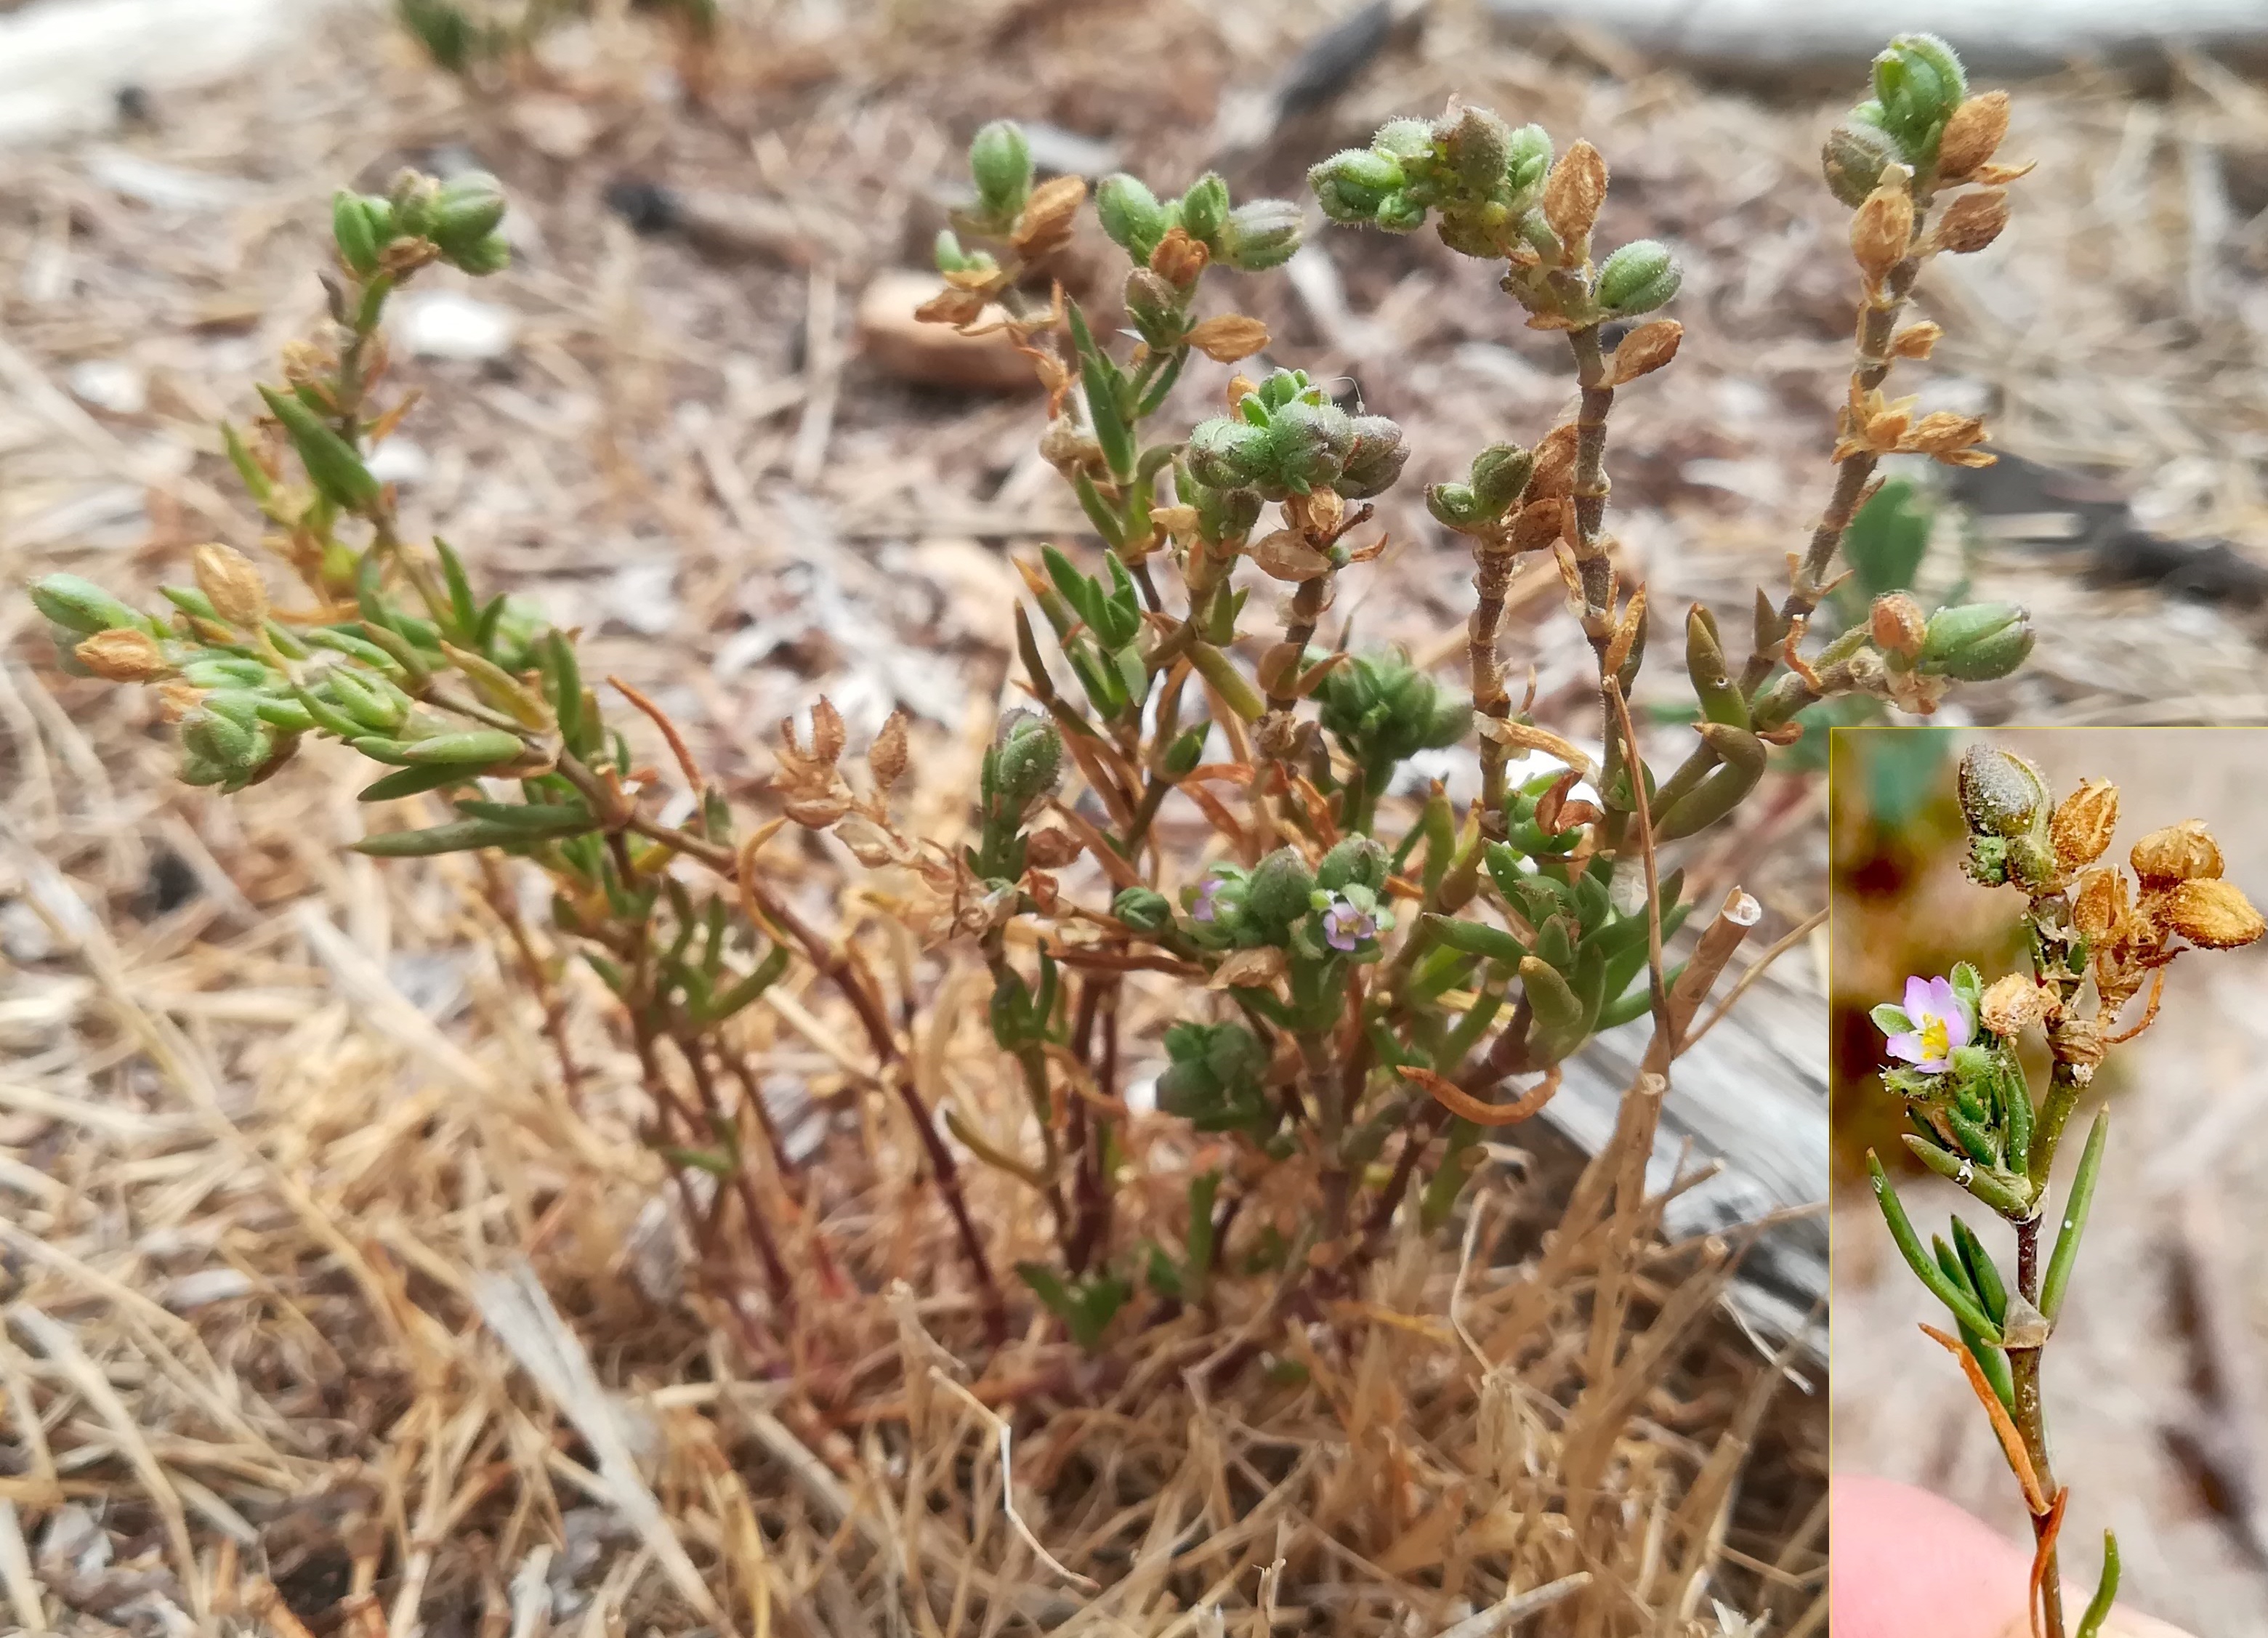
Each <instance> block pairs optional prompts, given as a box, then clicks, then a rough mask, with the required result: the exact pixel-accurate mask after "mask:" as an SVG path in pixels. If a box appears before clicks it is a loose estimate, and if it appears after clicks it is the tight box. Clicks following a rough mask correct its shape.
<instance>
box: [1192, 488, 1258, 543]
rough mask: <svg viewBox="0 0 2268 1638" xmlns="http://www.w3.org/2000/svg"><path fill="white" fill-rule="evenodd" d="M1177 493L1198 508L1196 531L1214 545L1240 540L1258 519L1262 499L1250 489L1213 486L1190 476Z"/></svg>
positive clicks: (1250, 531) (1250, 530) (1247, 533)
mask: <svg viewBox="0 0 2268 1638" xmlns="http://www.w3.org/2000/svg"><path fill="white" fill-rule="evenodd" d="M1180 492H1181V496H1182V499H1183V500H1185V501H1187V502H1188V503H1189V505H1192V506H1195V507H1196V508H1197V533H1198V534H1199V535H1203V536H1204V538H1205V539H1206V540H1207V541H1209V542H1211V543H1212V544H1213V545H1215V546H1218V545H1219V544H1221V543H1222V542H1224V541H1233V540H1241V539H1243V538H1244V537H1245V536H1246V535H1249V534H1250V533H1252V526H1253V525H1254V524H1256V523H1257V522H1259V521H1260V508H1261V505H1262V501H1261V499H1260V497H1259V496H1258V495H1256V493H1254V492H1253V491H1251V490H1248V489H1219V488H1216V487H1214V486H1212V485H1211V484H1208V483H1204V482H1203V481H1201V480H1199V479H1198V478H1197V477H1196V476H1194V475H1192V476H1191V477H1190V478H1189V482H1187V483H1182V484H1181V485H1180Z"/></svg>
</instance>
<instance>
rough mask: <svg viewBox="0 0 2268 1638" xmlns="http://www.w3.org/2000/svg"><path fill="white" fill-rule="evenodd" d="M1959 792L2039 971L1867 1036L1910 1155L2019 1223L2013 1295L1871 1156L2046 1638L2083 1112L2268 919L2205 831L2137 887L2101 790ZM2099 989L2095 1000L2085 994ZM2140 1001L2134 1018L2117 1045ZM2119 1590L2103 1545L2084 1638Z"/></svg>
mask: <svg viewBox="0 0 2268 1638" xmlns="http://www.w3.org/2000/svg"><path fill="white" fill-rule="evenodd" d="M1959 788H1960V795H1961V807H1962V815H1963V816H1964V817H1965V819H1966V820H1967V823H1968V827H1969V833H1970V858H1969V872H1970V875H1971V877H1972V878H1973V879H1975V880H1976V881H1977V882H1978V883H1979V884H1980V885H1982V886H1985V887H2000V886H2012V887H2015V888H2017V889H2020V890H2021V892H2022V893H2023V895H2024V898H2025V905H2024V909H2023V911H2022V917H2023V925H2024V929H2025V932H2026V934H2027V937H2028V939H2029V944H2030V949H2031V970H2030V971H2029V972H2012V973H2008V974H2007V975H2005V976H2003V977H2002V978H1999V979H1996V980H1995V981H1993V982H1992V983H1991V984H1989V985H1988V984H1986V983H1985V981H1984V978H1983V977H1982V975H1981V974H1979V973H1978V971H1977V969H1975V968H1974V967H1972V966H1970V965H1969V964H1968V963H1962V964H1961V965H1960V966H1958V967H1956V968H1955V970H1954V971H1953V973H1952V975H1951V976H1950V977H1948V978H1909V979H1908V980H1907V981H1906V987H1905V994H1904V998H1903V1002H1902V1003H1888V1002H1886V1003H1884V1004H1883V1005H1881V1006H1880V1007H1875V1008H1874V1024H1875V1026H1876V1028H1878V1029H1881V1031H1882V1032H1883V1034H1884V1036H1885V1037H1887V1038H1886V1040H1885V1042H1884V1050H1885V1051H1887V1052H1888V1053H1889V1056H1890V1057H1891V1058H1893V1059H1897V1060H1898V1061H1899V1067H1896V1068H1894V1069H1890V1070H1888V1071H1886V1072H1885V1073H1884V1074H1883V1077H1882V1081H1883V1084H1884V1086H1885V1087H1886V1088H1888V1089H1889V1091H1890V1092H1892V1093H1893V1094H1895V1095H1896V1096H1898V1097H1900V1098H1901V1099H1903V1100H1904V1103H1905V1109H1906V1114H1907V1117H1908V1118H1909V1120H1910V1121H1911V1124H1912V1125H1913V1128H1914V1130H1913V1131H1911V1132H1910V1133H1905V1134H1904V1142H1905V1145H1906V1147H1907V1148H1909V1149H1910V1150H1911V1151H1912V1153H1913V1154H1914V1155H1915V1157H1916V1158H1917V1159H1918V1160H1919V1161H1921V1162H1922V1163H1923V1164H1924V1165H1926V1166H1927V1167H1928V1168H1929V1169H1931V1170H1932V1171H1934V1172H1936V1173H1938V1174H1939V1175H1940V1177H1947V1178H1949V1179H1950V1180H1952V1181H1953V1182H1954V1183H1955V1184H1957V1185H1959V1186H1960V1187H1961V1188H1962V1189H1963V1190H1965V1191H1967V1192H1968V1193H1969V1194H1970V1195H1971V1196H1972V1197H1973V1198H1975V1199H1977V1201H1978V1202H1979V1203H1981V1204H1982V1205H1983V1206H1985V1207H1986V1208H1987V1209H1988V1210H1990V1211H1992V1212H1993V1213H1994V1214H1997V1215H1998V1216H1999V1217H2002V1218H2004V1219H2006V1220H2007V1222H2008V1224H2009V1226H2010V1228H2011V1229H2012V1231H2013V1233H2014V1238H2015V1242H2016V1264H2015V1266H2016V1271H2017V1273H2016V1277H2015V1278H2014V1280H2010V1279H2008V1278H2007V1276H2006V1275H2004V1274H2003V1273H2001V1271H2000V1268H1999V1265H1996V1264H1995V1263H1994V1261H1993V1260H1992V1256H1991V1254H1990V1253H1989V1252H1988V1251H1986V1249H1985V1244H1984V1243H1983V1242H1982V1241H1981V1240H1980V1239H1979V1238H1978V1237H1977V1235H1976V1234H1975V1233H1974V1232H1973V1231H1972V1230H1971V1229H1970V1227H1969V1225H1968V1224H1967V1223H1965V1222H1963V1221H1962V1220H1961V1219H1960V1218H1958V1217H1955V1219H1954V1220H1953V1240H1952V1241H1951V1243H1948V1242H1946V1241H1944V1240H1941V1239H1940V1240H1939V1241H1937V1242H1936V1243H1935V1244H1934V1246H1933V1247H1925V1246H1924V1245H1923V1244H1922V1243H1921V1240H1920V1237H1919V1236H1918V1234H1917V1233H1916V1232H1915V1230H1914V1228H1913V1225H1912V1223H1911V1221H1910V1220H1909V1219H1908V1217H1907V1215H1906V1212H1905V1207H1904V1205H1903V1204H1902V1203H1901V1202H1900V1200H1899V1199H1898V1195H1897V1191H1896V1188H1895V1187H1893V1186H1892V1184H1891V1183H1890V1179H1889V1173H1888V1172H1886V1171H1885V1170H1884V1169H1883V1168H1882V1164H1881V1161H1879V1160H1878V1159H1876V1158H1875V1157H1874V1155H1872V1154H1869V1155H1867V1165H1868V1168H1869V1169H1870V1171H1871V1173H1872V1176H1873V1179H1874V1194H1875V1198H1876V1199H1877V1200H1878V1201H1879V1202H1880V1204H1881V1209H1882V1215H1883V1219H1884V1221H1886V1222H1887V1223H1888V1225H1889V1230H1890V1236H1891V1238H1892V1239H1893V1240H1894V1241H1895V1242H1896V1244H1897V1247H1898V1250H1899V1251H1900V1252H1901V1254H1903V1256H1904V1258H1905V1260H1906V1264H1907V1265H1908V1266H1909V1267H1911V1269H1912V1270H1913V1272H1914V1275H1915V1277H1916V1278H1917V1279H1918V1280H1920V1281H1921V1282H1922V1284H1923V1285H1925V1286H1926V1287H1927V1288H1929V1290H1930V1292H1931V1294H1932V1295H1934V1296H1935V1297H1936V1298H1937V1299H1938V1300H1939V1301H1940V1302H1942V1303H1943V1304H1944V1305H1945V1307H1946V1309H1947V1310H1948V1312H1949V1313H1950V1314H1951V1315H1952V1317H1953V1320H1954V1324H1955V1333H1956V1334H1954V1335H1948V1334H1947V1333H1944V1332H1938V1331H1935V1330H1933V1329H1931V1328H1930V1327H1929V1326H1926V1325H1925V1326H1923V1327H1922V1329H1923V1330H1924V1331H1925V1332H1927V1334H1928V1335H1929V1336H1931V1337H1932V1338H1933V1339H1935V1340H1936V1341H1938V1342H1939V1343H1940V1344H1941V1345H1943V1346H1944V1347H1947V1348H1948V1349H1950V1350H1951V1351H1952V1352H1953V1353H1954V1354H1955V1355H1956V1356H1957V1357H1958V1358H1959V1359H1960V1360H1961V1361H1962V1369H1963V1370H1964V1371H1965V1372H1966V1373H1967V1375H1968V1376H1969V1379H1970V1385H1971V1386H1972V1387H1973V1388H1974V1389H1975V1390H1976V1392H1977V1398H1978V1399H1979V1400H1980V1402H1981V1403H1982V1404H1983V1406H1984V1408H1985V1411H1986V1413H1988V1414H1989V1415H1990V1416H1991V1417H1992V1423H1993V1427H1994V1429H1995V1431H1996V1432H1997V1433H1998V1434H1999V1438H2000V1442H2001V1446H2002V1449H2003V1450H2004V1451H2005V1452H2006V1454H2007V1459H2008V1465H2009V1468H2010V1470H2011V1471H2012V1472H2014V1475H2015V1477H2016V1479H2017V1482H2018V1484H2019V1485H2020V1487H2021V1489H2022V1491H2023V1495H2024V1501H2025V1504H2026V1506H2027V1507H2028V1508H2029V1510H2030V1512H2031V1515H2032V1523H2033V1530H2034V1535H2035V1539H2036V1561H2035V1565H2034V1572H2033V1577H2032V1586H2033V1588H2034V1590H2035V1595H2036V1606H2037V1607H2036V1611H2035V1620H2036V1621H2038V1622H2039V1623H2041V1625H2040V1626H2038V1627H2036V1628H2035V1630H2040V1631H2044V1632H2046V1633H2048V1634H2051V1635H2052V1638H2063V1634H2065V1632H2066V1616H2065V1612H2064V1605H2063V1592H2062V1586H2061V1581H2060V1578H2059V1576H2058V1573H2057V1568H2056V1536H2057V1532H2058V1529H2059V1527H2060V1524H2061V1521H2062V1519H2063V1516H2064V1510H2065V1500H2066V1494H2065V1492H2063V1491H2062V1490H2060V1489H2058V1487H2057V1485H2056V1482H2055V1477H2054V1473H2053V1472H2052V1470H2051V1466H2050V1463H2049V1450H2048V1437H2047V1425H2046V1418H2045V1413H2044V1412H2043V1408H2042V1403H2041V1395H2040V1369H2041V1361H2042V1360H2043V1356H2044V1354H2045V1353H2046V1350H2047V1346H2048V1344H2049V1342H2050V1341H2051V1340H2052V1339H2053V1337H2054V1331H2055V1322H2056V1318H2057V1316H2058V1314H2060V1313H2061V1312H2062V1310H2063V1304H2064V1300H2065V1297H2066V1295H2067V1293H2068V1291H2069V1288H2070V1283H2071V1278H2072V1273H2073V1268H2074V1267H2075V1266H2076V1264H2077V1260H2078V1254H2079V1246H2080V1236H2082V1235H2083V1234H2084V1233H2085V1231H2086V1228H2087V1219H2088V1211H2089V1210H2090V1208H2091V1207H2092V1206H2093V1204H2094V1199H2095V1182H2096V1178H2097V1177H2098V1176H2099V1175H2100V1173H2101V1170H2102V1155H2103V1152H2104V1148H2105V1147H2106V1144H2107V1141H2108V1139H2109V1136H2110V1114H2109V1111H2108V1110H2104V1111H2102V1112H2099V1113H2098V1114H2097V1115H2096V1116H2095V1121H2094V1125H2092V1127H2091V1128H2090V1129H2089V1131H2088V1139H2087V1147H2086V1149H2085V1150H2084V1152H2083V1153H2082V1155H2081V1156H2080V1164H2079V1169H2078V1171H2077V1173H2076V1175H2075V1176H2074V1177H2073V1183H2072V1190H2071V1196H2070V1199H2068V1200H2067V1201H2066V1204H2065V1206H2064V1208H2063V1214H2062V1221H2061V1227H2060V1230H2059V1232H2058V1235H2057V1236H2056V1240H2055V1244H2054V1248H2053V1251H2052V1254H2051V1256H2050V1257H2049V1258H2048V1259H2047V1261H2046V1263H2045V1264H2044V1265H2043V1264H2042V1262H2041V1258H2040V1249H2041V1248H2040V1233H2041V1228H2042V1227H2043V1218H2044V1215H2045V1208H2046V1205H2047V1196H2048V1183H2049V1177H2050V1172H2051V1168H2052V1167H2053V1165H2054V1163H2055V1156H2056V1151H2057V1148H2058V1145H2059V1144H2060V1142H2061V1141H2062V1138H2063V1132H2064V1128H2065V1126H2066V1124H2067V1123H2068V1122H2069V1121H2070V1118H2071V1116H2072V1113H2073V1109H2074V1108H2075V1107H2076V1105H2077V1103H2078V1100H2079V1097H2080V1093H2081V1092H2082V1091H2084V1090H2085V1088H2087V1086H2088V1084H2089V1082H2090V1081H2092V1080H2093V1079H2094V1076H2095V1070H2096V1069H2097V1067H2098V1066H2100V1065H2101V1063H2102V1059H2103V1056H2104V1054H2105V1053H2106V1051H2108V1050H2109V1049H2110V1047H2112V1046H2115V1045H2117V1044H2120V1043H2122V1042H2124V1041H2129V1040H2132V1038H2133V1037H2136V1036H2138V1035H2139V1034H2140V1033H2142V1031H2143V1030H2145V1029H2148V1028H2149V1027H2150V1025H2151V1024H2152V1023H2153V1022H2154V1021H2155V1020H2156V1018H2157V1016H2158V1003H2159V1000H2160V998H2161V994H2162V992H2163V987H2164V983H2165V974H2166V969H2167V968H2168V967H2169V965H2171V964H2172V963H2173V962H2174V961H2175V959H2176V957H2177V956H2181V955H2182V954H2183V953H2184V952H2185V951H2187V950H2191V949H2230V948H2236V947H2237V946H2240V945H2244V944H2250V943H2252V942H2254V941H2257V939H2259V938H2260V937H2261V935H2262V934H2263V933H2264V932H2268V923H2264V922H2263V921H2262V919H2261V917H2260V914H2259V912H2258V911H2256V910H2254V909H2253V907H2252V904H2251V903H2250V901H2249V900H2248V899H2247V898H2246V897H2245V896H2244V894H2243V893H2242V890H2241V889H2238V888H2237V887H2236V886H2235V884H2234V883H2233V882H2228V881H2226V880H2224V879H2223V878H2222V876H2221V860H2220V848H2219V847H2218V846H2217V845H2215V844H2214V842H2213V837H2212V835H2211V833H2210V832H2208V831H2207V830H2205V826H2204V825H2203V824H2202V823H2199V822H2198V821H2196V820H2191V821H2189V822H2187V823H2183V824H2180V825H2175V826H2172V827H2170V828H2169V829H2167V830H2156V831H2153V832H2152V833H2151V834H2149V835H2148V836H2146V837H2143V838H2142V839H2141V840H2140V841H2139V842H2137V843H2136V844H2135V845H2134V847H2133V850H2132V854H2131V855H2130V858H2129V861H2128V862H2129V864H2130V865H2131V866H2132V876H2131V877H2130V876H2129V874H2128V873H2127V872H2125V871H2123V870H2121V869H2119V868H2118V867H2117V866H2116V865H2105V864H2102V863H2101V862H2099V861H2100V860H2102V855H2103V853H2104V852H2106V851H2107V850H2108V848H2109V846H2110V837H2111V833H2112V831H2113V830H2116V828H2117V823H2118V790H2117V786H2114V785H2111V784H2110V783H2109V782H2108V781H2104V780H2088V781H2086V782H2084V783H2082V784H2081V785H2080V787H2079V788H2078V789H2077V790H2076V791H2073V792H2072V793H2070V794H2069V795H2067V796H2066V797H2065V798H2064V799H2063V800H2062V801H2060V802H2058V801H2053V800H2052V799H2051V795H2050V793H2049V790H2048V786H2047V782H2046V780H2045V779H2044V778H2043V777H2042V775H2041V774H2040V772H2039V771H2038V770H2037V769H2036V768H2034V767H2033V766H2032V765H2031V764H2029V763H2027V762H2026V761H2024V760H2023V759H2022V758H2021V757H2020V756H2014V755H2013V754H2011V753H2009V752H2007V751H2005V750H2002V749H1999V748H1997V747H1994V746H1991V745H1979V746H1977V747H1975V748H1974V749H1971V750H1970V752H1969V753H1968V754H1967V756H1964V757H1963V758H1962V764H1961V769H1960V776H1959ZM2089 980H2092V986H2093V993H2092V997H2091V998H2090V997H2089V996H2088V994H2087V993H2086V992H2085V989H2086V985H2088V981H2089ZM2145 983H2147V984H2148V985H2149V988H2150V994H2149V998H2148V1000H2147V1003H2146V1005H2145V1006H2144V1007H2143V1009H2142V1013H2141V1015H2140V1017H2139V1019H2138V1020H2136V1022H2133V1023H2132V1025H2131V1026H2129V1027H2128V1028H2126V1029H2124V1030H2119V1031H2117V1032H2116V1033H2114V1029H2115V1028H2116V1026H2117V1022H2118V1019H2119V1017H2120V1015H2122V1013H2124V1010H2125V1008H2126V1007H2128V1005H2129V1004H2130V1003H2132V1001H2133V1000H2135V999H2136V997H2137V996H2138V995H2139V993H2140V992H2141V990H2142V987H2143V985H2145ZM2032 1029H2038V1030H2040V1031H2041V1032H2042V1033H2043V1035H2044V1036H2045V1037H2046V1041H2047V1047H2048V1052H2049V1056H2050V1059H2051V1070H2050V1074H2049V1082H2048V1089H2047V1094H2046V1096H2045V1097H2044V1098H2043V1099H2042V1100H2041V1101H2039V1102H2038V1103H2035V1102H2034V1098H2033V1094H2032V1088H2031V1087H2030V1085H2029V1081H2027V1078H2026V1076H2025V1073H2024V1068H2023V1066H2022V1064H2021V1062H2020V1061H2019V1059H2018V1058H2017V1056H2016V1050H2015V1048H2016V1043H2017V1042H2018V1040H2019V1039H2020V1038H2021V1037H2023V1036H2024V1035H2025V1034H2026V1033H2027V1032H2028V1031H2029V1030H2032ZM2117 1585H2118V1550H2117V1540H2116V1539H2115V1538H2111V1537H2109V1536H2107V1535H2106V1538H2105V1546H2104V1565H2103V1574H2102V1584H2101V1586H2100V1587H2099V1588H2098V1590H2097V1591H2096V1593H2095V1597H2094V1598H2093V1600H2092V1601H2091V1602H2090V1603H2089V1604H2088V1606H2087V1610H2086V1612H2085V1613H2084V1614H2083V1615H2082V1616H2081V1618H2080V1622H2079V1624H2078V1626H2077V1627H2076V1628H2073V1629H2072V1630H2073V1631H2075V1632H2076V1633H2077V1634H2079V1638H2095V1634H2097V1633H2099V1632H2100V1630H2101V1628H2102V1622H2103V1620H2104V1617H2105V1615H2106V1614H2107V1612H2109V1610H2110V1602H2111V1599H2112V1597H2114V1596H2115V1595H2116V1593H2117Z"/></svg>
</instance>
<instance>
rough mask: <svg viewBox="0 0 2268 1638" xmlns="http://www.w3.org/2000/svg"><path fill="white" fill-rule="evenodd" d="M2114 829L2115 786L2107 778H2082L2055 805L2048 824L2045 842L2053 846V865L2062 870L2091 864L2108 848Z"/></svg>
mask: <svg viewBox="0 0 2268 1638" xmlns="http://www.w3.org/2000/svg"><path fill="white" fill-rule="evenodd" d="M2117 828H2118V787H2117V786H2115V785H2113V784H2111V783H2110V780H2108V779H2082V780H2080V786H2079V788H2078V789H2077V790H2075V791H2073V793H2071V794H2070V795H2068V796H2066V797H2065V798H2064V799H2063V801H2060V802H2058V803H2057V804H2056V810H2055V816H2054V817H2053V818H2051V819H2050V820H2049V821H2048V839H2049V840H2050V841H2051V842H2053V843H2054V844H2055V852H2056V862H2057V863H2058V864H2059V865H2061V866H2062V867H2064V868H2065V869H2066V870H2076V869H2078V868H2079V867H2080V866H2081V865H2091V864H2093V863H2094V862H2095V860H2098V859H2100V858H2102V854H2103V850H2104V849H2106V848H2108V847H2109V846H2110V836H2111V832H2112V831H2114V830H2117Z"/></svg>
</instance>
